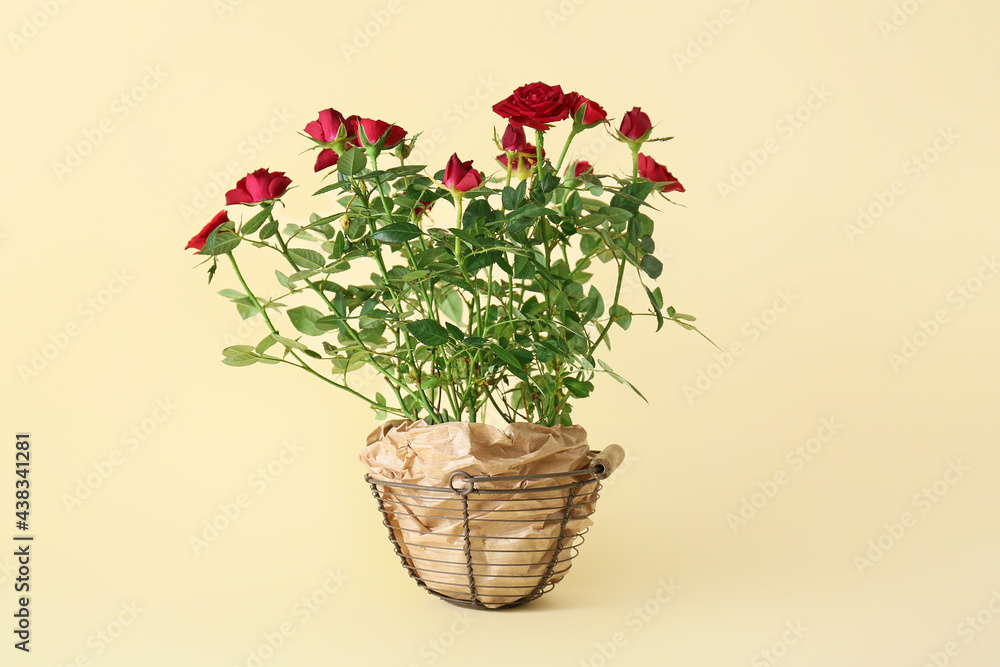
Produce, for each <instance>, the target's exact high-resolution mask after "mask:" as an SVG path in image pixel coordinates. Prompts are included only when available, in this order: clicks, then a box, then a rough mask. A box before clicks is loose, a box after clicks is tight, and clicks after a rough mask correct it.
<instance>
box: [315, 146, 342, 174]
mask: <svg viewBox="0 0 1000 667" xmlns="http://www.w3.org/2000/svg"><path fill="white" fill-rule="evenodd" d="M339 159H340V156H339V155H337V151H335V150H333V149H332V148H324V149H323V150H321V151H320V152H319V155H317V156H316V166H315V167H314V169H315V170H316V171H323V170H324V169H326V168H327V167H332V166H333V165H335V164H337V160H339Z"/></svg>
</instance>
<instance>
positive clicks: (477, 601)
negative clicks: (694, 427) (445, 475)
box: [365, 445, 625, 609]
mask: <svg viewBox="0 0 1000 667" xmlns="http://www.w3.org/2000/svg"><path fill="white" fill-rule="evenodd" d="M624 457H625V453H624V451H623V450H622V448H621V447H619V446H618V445H611V446H609V447H607V448H606V449H604V450H603V451H601V452H592V458H591V459H590V461H589V467H587V468H583V469H580V470H572V471H569V472H563V473H549V474H538V475H510V476H488V475H480V476H473V475H469V474H468V473H465V472H456V473H454V474H453V475H452V476H451V478H450V479H449V484H448V486H446V487H430V486H419V485H416V484H404V483H402V482H395V481H386V480H380V479H375V478H373V477H371V476H370V475H366V476H365V481H366V482H368V484H369V485H370V486H371V489H372V495H373V496H375V499H376V501H377V502H378V508H379V511H380V512H381V513H382V518H383V521H382V523H383V524H384V525H385V526H386V528H388V529H389V541H390V542H392V545H393V547H394V548H395V550H396V555H398V556H399V559H400V561H401V562H402V564H403V567H404V568H406V571H407V572H408V573H409V575H410V576H411V577H412V578H413V579H414V580H415V581H416V582H417V585H418V586H420V587H421V588H423V589H424V590H426V591H427V592H428V593H430V594H431V595H435V596H437V597H439V598H441V599H443V600H445V601H447V602H451V603H453V604H456V605H460V606H463V607H472V608H476V609H505V608H509V607H516V606H518V605H522V604H525V603H526V602H531V601H532V600H535V599H537V598H539V597H541V596H542V595H543V594H545V593H547V592H549V591H550V590H552V588H553V587H554V586H555V584H556V583H557V582H559V581H560V580H561V579H562V578H563V576H564V575H565V574H566V572H567V571H568V570H569V568H570V565H571V564H572V561H573V559H574V558H576V556H577V555H578V554H579V547H580V545H581V544H583V541H584V535H585V534H586V532H587V530H588V529H589V526H590V525H591V521H590V519H589V517H590V516H591V515H592V514H593V513H594V511H595V509H596V503H597V498H598V497H599V492H600V490H601V480H603V479H606V478H607V477H608V476H609V475H611V473H612V472H613V471H614V469H615V468H617V467H618V465H619V464H620V463H621V462H622V460H623V459H624Z"/></svg>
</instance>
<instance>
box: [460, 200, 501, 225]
mask: <svg viewBox="0 0 1000 667" xmlns="http://www.w3.org/2000/svg"><path fill="white" fill-rule="evenodd" d="M492 212H493V209H492V208H490V204H489V202H487V201H486V200H485V199H474V200H472V201H471V202H469V205H468V206H467V207H466V208H465V212H464V213H463V214H462V229H472V228H473V227H475V226H476V225H478V224H479V223H481V222H484V221H485V220H486V218H487V216H489V215H490V214H491V213H492Z"/></svg>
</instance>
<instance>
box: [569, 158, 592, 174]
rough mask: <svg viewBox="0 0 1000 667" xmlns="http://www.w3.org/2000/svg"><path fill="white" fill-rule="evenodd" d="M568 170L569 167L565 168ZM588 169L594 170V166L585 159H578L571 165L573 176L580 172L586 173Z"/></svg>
mask: <svg viewBox="0 0 1000 667" xmlns="http://www.w3.org/2000/svg"><path fill="white" fill-rule="evenodd" d="M566 171H567V172H568V171H569V169H568V168H567V169H566ZM588 171H594V167H592V166H591V164H590V163H589V162H587V161H586V160H578V161H577V163H576V164H574V165H573V176H574V177H578V176H580V174H586V173H587V172H588Z"/></svg>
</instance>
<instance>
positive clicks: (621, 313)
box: [608, 304, 632, 330]
mask: <svg viewBox="0 0 1000 667" xmlns="http://www.w3.org/2000/svg"><path fill="white" fill-rule="evenodd" d="M608 316H610V317H611V319H612V320H614V323H615V324H617V325H618V326H620V327H621V328H622V329H626V330H627V329H628V328H629V326H631V325H632V313H631V312H630V311H629V309H628V308H626V307H625V306H622V305H621V304H615V305H613V306H611V308H609V309H608Z"/></svg>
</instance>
